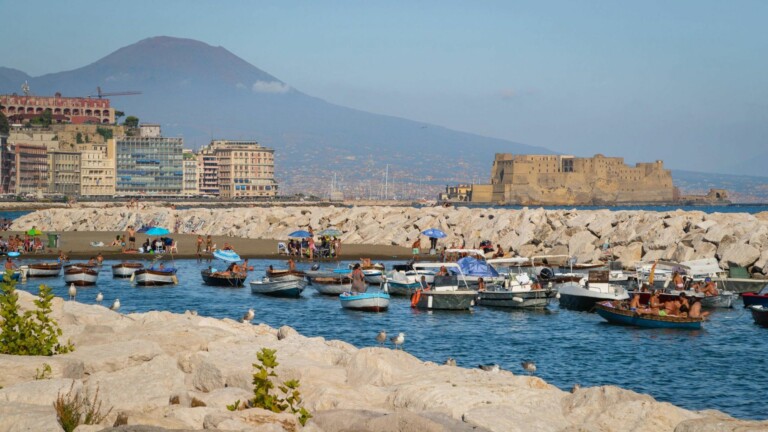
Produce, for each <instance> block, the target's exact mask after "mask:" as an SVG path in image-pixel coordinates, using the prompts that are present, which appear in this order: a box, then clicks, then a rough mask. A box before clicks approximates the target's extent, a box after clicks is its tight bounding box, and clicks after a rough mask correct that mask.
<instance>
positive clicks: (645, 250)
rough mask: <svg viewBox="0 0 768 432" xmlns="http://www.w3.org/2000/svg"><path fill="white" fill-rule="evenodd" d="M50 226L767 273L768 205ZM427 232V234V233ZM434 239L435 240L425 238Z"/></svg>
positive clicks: (379, 210) (63, 219)
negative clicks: (485, 244) (499, 251)
mask: <svg viewBox="0 0 768 432" xmlns="http://www.w3.org/2000/svg"><path fill="white" fill-rule="evenodd" d="M33 225H34V226H37V228H39V229H41V230H43V231H120V230H124V229H126V227H127V226H128V225H134V226H136V227H137V228H140V227H142V226H149V225H153V226H162V227H166V228H169V229H173V228H174V227H176V226H178V227H179V232H181V233H199V234H212V235H229V236H236V237H244V238H254V239H285V238H286V236H287V235H288V233H290V232H292V231H294V230H297V229H306V228H307V227H308V226H312V227H313V228H314V229H315V231H320V230H321V229H323V228H327V227H335V228H338V229H340V230H341V231H342V232H343V233H344V234H343V235H342V237H341V238H342V240H343V241H344V242H345V243H348V244H349V243H353V244H381V245H399V246H410V244H411V243H412V242H413V241H414V240H415V239H416V238H417V237H418V236H419V233H420V232H421V231H423V230H425V229H427V228H440V229H441V230H443V231H444V232H446V233H447V234H448V237H447V238H445V239H442V240H441V241H440V242H441V243H440V244H441V246H442V245H445V246H450V245H451V244H452V243H454V242H456V243H458V242H459V241H460V240H461V238H462V236H463V238H464V239H465V241H466V245H467V247H472V246H474V245H477V244H479V243H480V241H481V240H486V239H487V240H491V241H492V242H493V243H494V244H500V245H501V246H502V247H503V248H504V250H509V248H512V250H513V251H514V252H515V253H516V254H518V255H521V256H533V255H537V254H568V255H572V256H576V257H577V258H578V260H579V262H585V263H586V262H593V261H596V260H598V259H600V258H601V257H602V256H603V255H604V254H605V253H606V251H605V250H604V249H603V245H605V244H609V245H610V249H609V252H611V253H613V254H614V255H616V256H617V257H618V259H619V260H620V261H621V262H622V263H624V265H625V266H632V265H633V264H634V263H635V262H637V261H647V260H654V259H669V260H673V261H686V260H691V259H699V258H710V257H715V258H717V259H718V260H719V261H720V265H721V267H723V268H727V267H728V266H729V264H730V263H734V264H737V265H740V266H744V267H748V268H749V269H750V271H751V272H752V273H754V274H756V275H766V274H768V213H765V212H763V213H758V214H755V215H752V214H746V213H712V214H707V213H704V212H700V211H670V212H651V211H610V210H544V209H542V208H537V209H536V208H530V209H528V208H526V209H522V210H509V209H471V208H464V207H462V208H455V207H448V208H444V207H426V208H412V207H387V206H375V207H373V206H360V207H351V208H349V207H334V206H328V207H312V206H307V207H267V208H263V207H253V208H233V209H189V210H173V209H171V208H168V207H148V208H145V209H142V210H128V209H126V208H124V207H119V208H118V207H107V208H74V209H48V210H39V211H36V212H34V213H31V214H29V215H26V216H23V217H21V218H19V219H18V220H17V221H16V222H15V225H14V228H15V229H29V228H31V227H32V226H33ZM423 240H425V239H423ZM425 243H426V242H425Z"/></svg>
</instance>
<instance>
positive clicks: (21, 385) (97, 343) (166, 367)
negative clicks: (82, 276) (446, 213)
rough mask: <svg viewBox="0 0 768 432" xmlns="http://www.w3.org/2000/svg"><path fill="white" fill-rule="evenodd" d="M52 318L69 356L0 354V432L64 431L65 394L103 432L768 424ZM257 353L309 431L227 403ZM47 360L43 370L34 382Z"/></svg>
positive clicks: (256, 328) (597, 392) (197, 322)
mask: <svg viewBox="0 0 768 432" xmlns="http://www.w3.org/2000/svg"><path fill="white" fill-rule="evenodd" d="M18 293H19V297H20V303H21V304H22V307H23V308H24V309H28V308H30V307H31V304H32V300H33V299H34V297H33V296H32V295H31V294H29V293H26V292H21V291H19V292H18ZM263 313H268V312H266V311H265V312H263ZM52 315H53V317H54V318H55V319H56V320H57V321H58V322H59V324H60V325H61V327H62V329H63V331H64V335H63V338H64V340H67V339H70V340H71V341H72V342H73V343H74V344H75V351H74V352H72V353H68V354H64V355H57V356H53V357H26V356H11V355H0V370H2V371H3V373H2V374H0V387H2V388H0V430H2V431H27V430H32V431H60V430H61V428H60V427H59V425H58V424H57V420H56V414H55V411H54V408H53V402H54V401H55V400H56V397H57V395H58V394H59V393H61V394H66V393H67V392H68V391H69V390H70V388H73V389H74V390H75V391H79V390H84V391H85V392H87V393H88V394H90V395H91V396H93V395H95V394H96V392H97V390H98V395H99V398H100V400H101V401H102V402H103V405H102V408H103V411H104V412H106V411H107V409H109V408H112V412H111V413H110V415H109V416H108V417H107V418H106V420H105V421H104V422H103V423H102V424H101V425H95V426H81V427H79V428H78V429H77V431H78V432H90V431H93V432H95V431H101V430H107V431H111V430H113V429H111V428H109V426H110V425H112V424H114V423H115V421H116V419H117V418H118V416H119V417H120V418H121V419H123V421H125V422H126V423H127V424H128V425H147V426H146V427H135V426H134V428H130V427H129V430H142V431H150V430H151V431H161V430H201V429H205V430H213V431H219V430H221V431H224V430H226V431H235V430H236V431H249V432H250V431H252V432H257V431H262V432H264V431H270V432H278V431H299V430H304V431H307V432H310V431H311V432H318V431H328V432H330V431H351V430H354V431H361V432H367V431H371V432H373V431H428V432H442V431H446V432H447V431H470V430H471V431H475V432H482V431H505V432H508V431H566V430H567V431H576V430H595V431H597V430H600V431H648V432H651V431H653V432H656V431H673V430H674V431H677V432H688V431H702V430H708V431H715V430H717V431H736V430H739V431H746V430H765V428H766V427H768V422H747V421H741V420H736V419H733V418H731V417H729V416H727V415H725V414H723V413H720V412H717V411H700V412H694V411H688V410H685V409H682V408H679V407H676V406H674V405H672V404H669V403H662V402H657V401H656V400H654V399H653V398H652V397H650V396H648V395H642V394H638V393H635V392H632V391H628V390H623V389H621V388H618V387H612V386H604V387H589V388H586V387H584V388H579V389H574V390H573V391H572V392H570V393H569V392H566V391H562V390H560V389H558V388H556V387H554V386H551V385H549V384H547V383H546V382H545V381H543V380H541V379H539V378H537V377H535V376H519V375H514V374H513V373H511V372H507V371H500V372H486V371H482V370H479V369H464V368H460V367H455V366H441V365H436V364H434V363H430V362H422V361H420V360H418V359H417V358H415V357H413V356H411V355H410V354H408V353H407V352H403V351H393V350H390V349H386V348H361V349H359V348H356V347H354V346H352V345H350V344H348V343H345V342H341V341H335V340H331V341H328V340H325V339H323V338H319V337H313V338H308V337H304V336H302V335H300V334H298V333H297V332H296V331H295V330H293V329H292V328H290V327H281V328H280V329H278V330H276V329H273V328H271V327H269V326H267V325H264V324H261V325H252V324H250V323H239V322H235V321H232V320H229V319H223V320H220V319H214V318H207V317H202V316H198V315H196V314H195V313H192V312H187V313H184V314H173V313H170V312H148V313H140V314H129V315H121V314H119V313H116V312H113V311H111V310H109V309H107V308H105V307H102V306H96V305H84V304H81V303H77V302H74V301H66V302H65V301H63V300H62V299H61V298H57V299H55V300H54V304H53V313H52ZM256 320H257V321H258V316H257V317H256ZM374 336H375V335H371V345H374V344H375V342H374V341H373V337H374ZM262 347H267V348H271V349H275V350H276V351H277V357H278V362H279V363H280V365H279V367H278V368H277V374H278V375H279V378H280V380H286V379H298V380H300V382H301V387H300V391H301V394H302V396H303V398H304V406H305V407H306V408H307V409H309V410H310V411H311V412H312V414H313V415H314V418H313V419H312V420H310V422H309V423H308V424H307V426H306V427H304V428H302V427H301V426H300V425H299V424H298V422H297V421H296V418H295V416H292V415H289V414H275V413H272V412H269V411H265V410H262V409H258V408H250V409H244V410H238V411H229V410H228V409H227V408H226V405H229V404H233V403H234V402H235V401H237V400H240V401H241V402H244V401H246V400H248V399H249V398H251V397H253V385H252V373H253V368H252V364H253V363H254V362H256V353H257V352H259V351H260V350H261V348H262ZM406 349H407V344H406ZM582 360H583V361H584V362H585V364H586V363H588V361H589V360H588V359H582ZM45 365H48V366H49V367H50V372H46V373H43V374H42V375H41V372H40V371H43V370H46V368H45ZM608 373H621V372H620V370H614V371H609V372H608ZM105 427H107V429H104V428H105ZM119 430H126V429H125V426H124V427H122V428H120V429H119Z"/></svg>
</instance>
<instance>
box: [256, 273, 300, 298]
mask: <svg viewBox="0 0 768 432" xmlns="http://www.w3.org/2000/svg"><path fill="white" fill-rule="evenodd" d="M250 285H251V292H252V293H253V294H262V295H266V296H270V297H283V298H299V297H301V292H302V291H304V288H305V287H306V286H307V282H306V280H305V279H304V278H303V277H300V276H293V277H292V278H289V277H288V276H283V277H281V278H280V279H267V280H261V281H251V282H250Z"/></svg>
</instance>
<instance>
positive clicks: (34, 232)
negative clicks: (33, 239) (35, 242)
mask: <svg viewBox="0 0 768 432" xmlns="http://www.w3.org/2000/svg"><path fill="white" fill-rule="evenodd" d="M42 233H43V232H42V231H40V230H39V229H37V228H32V229H30V230H29V231H27V235H30V236H39V235H40V234H42Z"/></svg>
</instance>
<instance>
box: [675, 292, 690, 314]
mask: <svg viewBox="0 0 768 432" xmlns="http://www.w3.org/2000/svg"><path fill="white" fill-rule="evenodd" d="M678 302H679V303H680V308H679V309H678V311H679V313H680V316H682V317H687V316H688V314H689V313H690V311H691V304H690V303H689V302H688V296H687V295H686V294H685V293H684V292H681V293H680V297H679V300H678Z"/></svg>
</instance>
